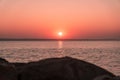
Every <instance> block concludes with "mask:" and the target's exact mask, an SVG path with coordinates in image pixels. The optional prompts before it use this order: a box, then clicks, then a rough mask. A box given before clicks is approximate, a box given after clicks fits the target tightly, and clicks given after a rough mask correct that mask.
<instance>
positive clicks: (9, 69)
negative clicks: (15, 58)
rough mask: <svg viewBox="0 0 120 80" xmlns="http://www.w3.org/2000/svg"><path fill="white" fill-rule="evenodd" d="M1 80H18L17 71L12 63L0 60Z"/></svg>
mask: <svg viewBox="0 0 120 80" xmlns="http://www.w3.org/2000/svg"><path fill="white" fill-rule="evenodd" d="M0 80H17V71H16V69H15V67H14V65H12V64H11V63H9V62H8V61H6V60H5V59H2V58H0Z"/></svg>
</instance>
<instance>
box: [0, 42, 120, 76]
mask: <svg viewBox="0 0 120 80" xmlns="http://www.w3.org/2000/svg"><path fill="white" fill-rule="evenodd" d="M64 56H69V57H73V58H77V59H80V60H84V61H87V62H90V63H93V64H95V65H97V66H100V67H102V68H104V69H107V70H108V71H110V72H112V73H114V74H115V75H120V41H0V57H1V58H5V59H7V60H8V61H9V62H31V61H38V60H41V59H46V58H55V57H64Z"/></svg>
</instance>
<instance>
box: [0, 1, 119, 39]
mask: <svg viewBox="0 0 120 80" xmlns="http://www.w3.org/2000/svg"><path fill="white" fill-rule="evenodd" d="M60 31H61V32H63V37H62V38H65V39H66V38H72V39H76V38H77V39H84V38H85V39H86V38H87V39H93V38H96V39H99V38H100V39H106V38H114V39H120V36H119V34H120V0H0V38H51V39H53V38H59V37H58V35H57V33H58V32H60Z"/></svg>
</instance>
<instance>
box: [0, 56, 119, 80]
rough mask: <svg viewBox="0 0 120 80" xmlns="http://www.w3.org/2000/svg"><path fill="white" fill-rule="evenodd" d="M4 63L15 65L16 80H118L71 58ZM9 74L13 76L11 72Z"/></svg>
mask: <svg viewBox="0 0 120 80" xmlns="http://www.w3.org/2000/svg"><path fill="white" fill-rule="evenodd" d="M0 61H1V60H0ZM6 63H7V64H9V65H10V66H11V65H15V67H16V70H17V73H16V74H17V78H18V79H17V80H120V77H119V76H115V75H114V74H112V73H111V72H109V71H107V70H105V69H103V68H100V67H98V66H96V65H94V64H91V63H88V62H85V61H82V60H78V59H75V58H71V57H63V58H49V59H44V60H40V61H36V62H29V63H11V64H10V63H8V62H6ZM0 66H1V65H0ZM12 69H13V68H12ZM16 70H14V69H13V71H16ZM3 71H4V72H6V70H3ZM9 72H10V73H9V74H13V72H12V71H9ZM0 73H1V69H0ZM3 75H4V76H6V77H7V76H9V75H6V74H3ZM12 77H13V76H12ZM1 78H2V77H1V76H0V80H15V79H1Z"/></svg>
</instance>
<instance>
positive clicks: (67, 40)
mask: <svg viewBox="0 0 120 80" xmlns="http://www.w3.org/2000/svg"><path fill="white" fill-rule="evenodd" d="M0 41H120V39H0Z"/></svg>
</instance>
